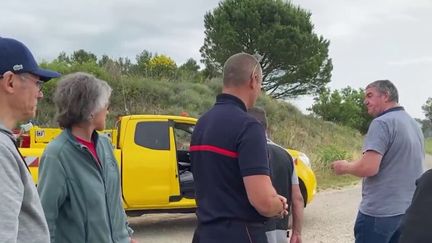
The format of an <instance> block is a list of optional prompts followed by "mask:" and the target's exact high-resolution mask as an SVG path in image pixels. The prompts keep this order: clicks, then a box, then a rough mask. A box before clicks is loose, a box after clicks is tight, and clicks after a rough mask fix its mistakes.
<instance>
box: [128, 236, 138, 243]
mask: <svg viewBox="0 0 432 243" xmlns="http://www.w3.org/2000/svg"><path fill="white" fill-rule="evenodd" d="M129 240H130V243H138V241H137V240H135V239H133V238H130V237H129Z"/></svg>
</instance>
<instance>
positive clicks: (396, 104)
mask: <svg viewBox="0 0 432 243" xmlns="http://www.w3.org/2000/svg"><path fill="white" fill-rule="evenodd" d="M399 106H400V105H399V103H396V102H390V103H388V104H387V105H386V106H385V107H384V110H383V111H382V112H385V111H387V110H390V109H392V108H395V107H399Z"/></svg>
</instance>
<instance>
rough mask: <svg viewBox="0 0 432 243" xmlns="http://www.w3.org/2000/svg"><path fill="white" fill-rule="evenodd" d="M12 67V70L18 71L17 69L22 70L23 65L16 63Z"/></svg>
mask: <svg viewBox="0 0 432 243" xmlns="http://www.w3.org/2000/svg"><path fill="white" fill-rule="evenodd" d="M12 68H13V70H14V71H19V70H22V69H23V68H24V67H23V65H22V64H17V65H14V66H13V67H12Z"/></svg>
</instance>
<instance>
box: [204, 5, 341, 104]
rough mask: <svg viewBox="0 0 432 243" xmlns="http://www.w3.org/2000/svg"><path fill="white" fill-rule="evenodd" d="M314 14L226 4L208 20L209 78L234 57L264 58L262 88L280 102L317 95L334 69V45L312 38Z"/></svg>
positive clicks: (286, 7)
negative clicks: (330, 53)
mask: <svg viewBox="0 0 432 243" xmlns="http://www.w3.org/2000/svg"><path fill="white" fill-rule="evenodd" d="M310 17H311V14H310V13H309V12H307V11H305V10H303V9H301V8H300V7H297V6H294V5H293V4H292V3H290V2H285V1H282V0H225V1H223V2H221V3H219V6H218V7H217V8H215V9H214V10H213V11H212V12H208V13H207V14H206V15H205V17H204V26H205V35H206V37H205V40H204V45H203V46H202V47H201V49H200V52H201V56H202V57H203V63H204V64H205V65H206V70H207V72H208V74H215V73H217V72H218V71H219V72H220V70H221V68H222V65H223V63H224V62H225V60H226V59H227V58H228V57H229V56H231V55H232V54H234V53H237V52H247V53H250V54H259V55H260V56H261V57H262V59H261V65H262V67H263V77H264V82H263V88H264V90H265V91H267V93H268V94H270V95H271V96H272V97H275V98H284V97H296V96H298V95H304V94H317V93H319V92H320V91H321V90H323V88H324V87H325V85H326V84H327V83H328V82H330V78H331V71H332V69H333V66H332V62H331V59H330V58H329V57H328V46H329V41H328V40H326V39H324V38H323V37H322V36H318V35H317V34H315V33H314V32H313V29H314V26H313V25H312V23H311V21H310Z"/></svg>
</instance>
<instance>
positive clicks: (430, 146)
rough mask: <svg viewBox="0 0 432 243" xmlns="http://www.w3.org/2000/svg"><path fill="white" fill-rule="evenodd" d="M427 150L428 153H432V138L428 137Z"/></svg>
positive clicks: (426, 141)
mask: <svg viewBox="0 0 432 243" xmlns="http://www.w3.org/2000/svg"><path fill="white" fill-rule="evenodd" d="M425 151H426V153H428V154H432V138H426V140H425Z"/></svg>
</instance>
